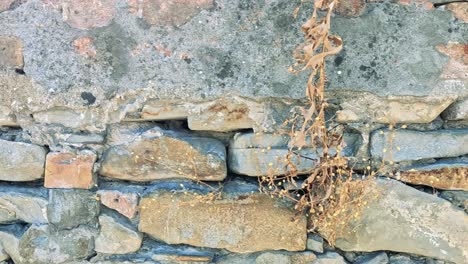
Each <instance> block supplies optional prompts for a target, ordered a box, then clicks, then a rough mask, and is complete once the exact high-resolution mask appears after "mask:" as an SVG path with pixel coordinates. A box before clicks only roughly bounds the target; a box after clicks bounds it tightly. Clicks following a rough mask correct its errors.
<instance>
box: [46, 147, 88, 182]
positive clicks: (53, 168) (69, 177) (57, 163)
mask: <svg viewBox="0 0 468 264" xmlns="http://www.w3.org/2000/svg"><path fill="white" fill-rule="evenodd" d="M95 161H96V155H95V154H92V153H86V154H74V153H49V154H48V155H47V159H46V168H45V182H44V186H45V187H47V188H79V189H90V188H92V187H93V186H95V184H96V177H95V175H94V173H93V166H94V162H95Z"/></svg>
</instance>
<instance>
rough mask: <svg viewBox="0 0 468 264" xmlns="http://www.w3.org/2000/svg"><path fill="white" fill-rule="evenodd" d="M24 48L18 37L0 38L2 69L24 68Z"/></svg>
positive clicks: (0, 66)
mask: <svg viewBox="0 0 468 264" xmlns="http://www.w3.org/2000/svg"><path fill="white" fill-rule="evenodd" d="M0 5H1V4H0ZM1 9H2V7H1V6H0V10H1ZM0 12H1V11H0ZM22 46H23V45H22V44H21V41H20V40H19V39H18V38H16V37H4V36H0V68H18V69H21V68H23V50H22V48H23V47H22Z"/></svg>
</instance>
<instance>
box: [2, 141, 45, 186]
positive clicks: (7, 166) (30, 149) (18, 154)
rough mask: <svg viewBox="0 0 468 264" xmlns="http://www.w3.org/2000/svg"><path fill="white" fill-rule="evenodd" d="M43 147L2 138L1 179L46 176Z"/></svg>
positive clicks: (28, 178)
mask: <svg viewBox="0 0 468 264" xmlns="http://www.w3.org/2000/svg"><path fill="white" fill-rule="evenodd" d="M45 156H46V150H45V149H44V148H43V147H40V146H36V145H32V144H27V143H22V142H11V141H6V140H2V139H0V180H2V181H33V180H37V179H41V178H43V177H44V164H45Z"/></svg>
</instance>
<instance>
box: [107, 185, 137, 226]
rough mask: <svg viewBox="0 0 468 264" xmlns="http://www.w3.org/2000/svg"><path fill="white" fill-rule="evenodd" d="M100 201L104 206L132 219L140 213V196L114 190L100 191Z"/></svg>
mask: <svg viewBox="0 0 468 264" xmlns="http://www.w3.org/2000/svg"><path fill="white" fill-rule="evenodd" d="M98 195H99V199H100V201H101V203H102V204H103V205H105V206H106V207H108V208H111V209H114V210H116V211H117V212H119V213H121V214H122V215H124V216H125V217H127V218H129V219H132V218H133V217H135V215H136V213H137V211H138V195H137V194H136V193H127V192H121V191H114V190H99V191H98Z"/></svg>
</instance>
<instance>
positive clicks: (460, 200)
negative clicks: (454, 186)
mask: <svg viewBox="0 0 468 264" xmlns="http://www.w3.org/2000/svg"><path fill="white" fill-rule="evenodd" d="M440 196H441V197H442V198H444V199H446V200H448V201H450V202H451V203H452V204H453V205H455V206H457V207H460V208H462V209H464V210H465V212H466V213H468V192H467V191H442V192H440Z"/></svg>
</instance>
